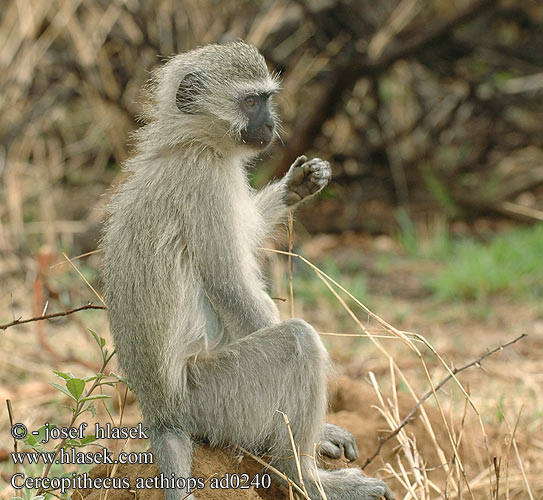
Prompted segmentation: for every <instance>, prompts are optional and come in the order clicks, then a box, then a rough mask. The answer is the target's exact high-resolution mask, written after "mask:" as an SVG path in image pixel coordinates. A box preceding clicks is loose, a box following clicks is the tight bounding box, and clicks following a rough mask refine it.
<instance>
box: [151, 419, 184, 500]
mask: <svg viewBox="0 0 543 500" xmlns="http://www.w3.org/2000/svg"><path fill="white" fill-rule="evenodd" d="M148 426H149V432H150V436H149V437H150V438H151V448H152V450H153V455H154V457H155V460H156V464H157V466H158V470H159V471H160V472H161V473H162V474H163V476H164V478H165V479H166V480H171V479H172V477H173V479H174V480H177V481H178V482H179V486H182V484H181V481H182V479H181V478H184V479H185V480H187V481H188V479H189V478H190V477H191V475H192V474H191V468H192V467H191V466H192V441H191V439H190V437H189V436H188V435H187V434H186V433H184V432H182V431H180V430H177V429H175V430H173V429H172V430H167V429H165V428H164V427H162V426H157V425H154V424H152V423H149V424H148ZM187 493H189V492H188V491H187V489H186V488H172V489H165V490H164V497H165V500H180V499H181V498H185V497H186V495H187ZM185 500H194V496H193V495H190V496H188V497H186V499H185Z"/></svg>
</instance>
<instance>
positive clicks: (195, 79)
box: [175, 73, 202, 115]
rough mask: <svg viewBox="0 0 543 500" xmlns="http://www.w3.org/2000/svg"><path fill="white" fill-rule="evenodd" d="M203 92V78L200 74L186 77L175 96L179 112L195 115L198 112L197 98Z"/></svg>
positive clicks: (190, 74) (191, 74)
mask: <svg viewBox="0 0 543 500" xmlns="http://www.w3.org/2000/svg"><path fill="white" fill-rule="evenodd" d="M201 90H202V77H201V74H200V73H188V74H186V75H185V76H184V78H183V80H181V83H180V84H179V87H178V88H177V93H176V94H175V103H176V104H177V108H178V109H179V111H182V112H183V113H188V114H191V115H193V114H195V113H196V112H197V110H196V106H195V104H196V96H197V95H198V94H199V93H200V92H201Z"/></svg>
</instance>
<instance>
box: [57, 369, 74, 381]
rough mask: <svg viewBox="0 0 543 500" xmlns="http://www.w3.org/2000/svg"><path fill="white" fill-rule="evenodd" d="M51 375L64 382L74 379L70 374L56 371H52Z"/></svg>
mask: <svg viewBox="0 0 543 500" xmlns="http://www.w3.org/2000/svg"><path fill="white" fill-rule="evenodd" d="M53 373H54V374H55V375H58V376H59V377H60V378H63V379H64V380H70V379H71V378H74V376H73V375H72V374H71V373H70V372H57V371H56V370H53Z"/></svg>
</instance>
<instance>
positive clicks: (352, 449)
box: [343, 439, 358, 462]
mask: <svg viewBox="0 0 543 500" xmlns="http://www.w3.org/2000/svg"><path fill="white" fill-rule="evenodd" d="M343 452H344V454H345V458H346V459H347V460H349V461H350V462H352V461H353V460H356V459H357V458H358V448H357V446H356V443H355V441H354V439H353V440H352V441H346V442H345V443H343Z"/></svg>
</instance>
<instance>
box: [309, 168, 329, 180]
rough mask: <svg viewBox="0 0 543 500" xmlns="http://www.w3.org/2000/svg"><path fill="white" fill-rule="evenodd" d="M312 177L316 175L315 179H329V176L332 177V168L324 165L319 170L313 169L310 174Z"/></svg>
mask: <svg viewBox="0 0 543 500" xmlns="http://www.w3.org/2000/svg"><path fill="white" fill-rule="evenodd" d="M311 177H314V178H315V179H327V178H329V177H332V169H331V168H326V167H324V168H320V169H318V170H313V171H312V172H310V174H309V178H311Z"/></svg>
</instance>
